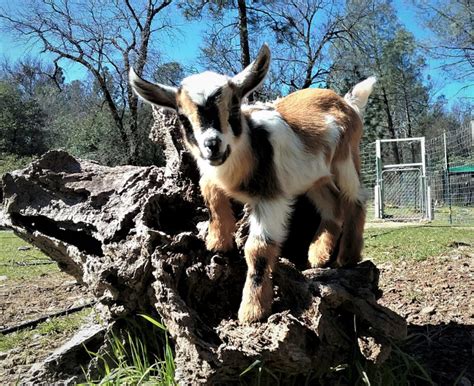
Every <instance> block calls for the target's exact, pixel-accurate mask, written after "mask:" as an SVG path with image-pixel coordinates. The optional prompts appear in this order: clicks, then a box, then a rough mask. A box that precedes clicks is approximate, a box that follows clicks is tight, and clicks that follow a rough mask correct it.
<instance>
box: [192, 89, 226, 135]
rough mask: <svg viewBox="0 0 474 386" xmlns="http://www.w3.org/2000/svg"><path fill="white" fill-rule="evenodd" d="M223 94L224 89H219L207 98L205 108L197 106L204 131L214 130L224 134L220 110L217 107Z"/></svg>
mask: <svg viewBox="0 0 474 386" xmlns="http://www.w3.org/2000/svg"><path fill="white" fill-rule="evenodd" d="M221 94H222V89H220V88H219V89H217V90H216V91H214V93H212V94H211V95H210V96H209V97H208V98H207V100H206V104H205V105H204V106H199V105H198V106H197V109H198V114H199V119H200V121H201V128H202V130H203V131H205V130H207V129H211V128H212V129H215V130H217V131H219V132H222V128H221V121H220V119H219V108H218V107H217V103H218V101H219V98H220V96H221Z"/></svg>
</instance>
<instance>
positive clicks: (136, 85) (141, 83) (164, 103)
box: [129, 68, 178, 110]
mask: <svg viewBox="0 0 474 386" xmlns="http://www.w3.org/2000/svg"><path fill="white" fill-rule="evenodd" d="M129 80H130V85H131V86H132V89H133V91H134V92H135V93H136V94H137V95H138V96H139V97H140V98H142V99H143V100H144V101H146V102H148V103H151V104H155V105H158V106H161V107H165V108H168V109H173V110H176V93H177V91H178V90H177V89H176V88H175V87H169V86H164V85H161V84H154V83H150V82H148V81H146V80H145V79H142V78H140V77H139V76H138V75H137V73H136V72H135V71H134V69H133V68H130V74H129Z"/></svg>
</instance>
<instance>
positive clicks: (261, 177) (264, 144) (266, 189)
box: [240, 119, 281, 198]
mask: <svg viewBox="0 0 474 386" xmlns="http://www.w3.org/2000/svg"><path fill="white" fill-rule="evenodd" d="M247 121H248V125H249V135H250V144H251V146H252V153H253V155H254V157H255V160H254V163H255V166H254V168H253V172H252V175H251V177H250V178H249V180H248V181H245V182H243V183H242V185H241V186H240V189H241V190H243V191H244V192H246V193H248V194H249V195H250V196H259V197H263V198H273V197H275V196H277V195H278V194H279V193H280V191H281V188H280V183H279V181H278V179H277V175H276V171H275V162H274V160H273V146H272V144H271V143H270V138H269V137H270V133H269V132H268V131H267V130H265V128H264V127H263V126H257V125H255V124H254V123H253V121H252V120H251V119H248V120H247Z"/></svg>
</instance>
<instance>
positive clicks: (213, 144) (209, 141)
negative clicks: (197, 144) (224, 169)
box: [204, 137, 221, 155]
mask: <svg viewBox="0 0 474 386" xmlns="http://www.w3.org/2000/svg"><path fill="white" fill-rule="evenodd" d="M204 146H206V147H207V148H208V149H209V150H210V152H211V154H212V155H214V154H217V153H219V148H220V146H221V140H220V139H219V138H217V137H214V138H206V139H205V140H204Z"/></svg>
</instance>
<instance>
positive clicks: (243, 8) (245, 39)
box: [238, 0, 254, 102]
mask: <svg viewBox="0 0 474 386" xmlns="http://www.w3.org/2000/svg"><path fill="white" fill-rule="evenodd" d="M238 8H239V36H240V61H241V63H242V68H245V67H247V66H248V65H249V64H250V48H249V31H248V25H247V5H246V4H245V0H238ZM247 99H248V101H249V102H253V100H254V98H253V93H250V94H249V95H248V96H247Z"/></svg>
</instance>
